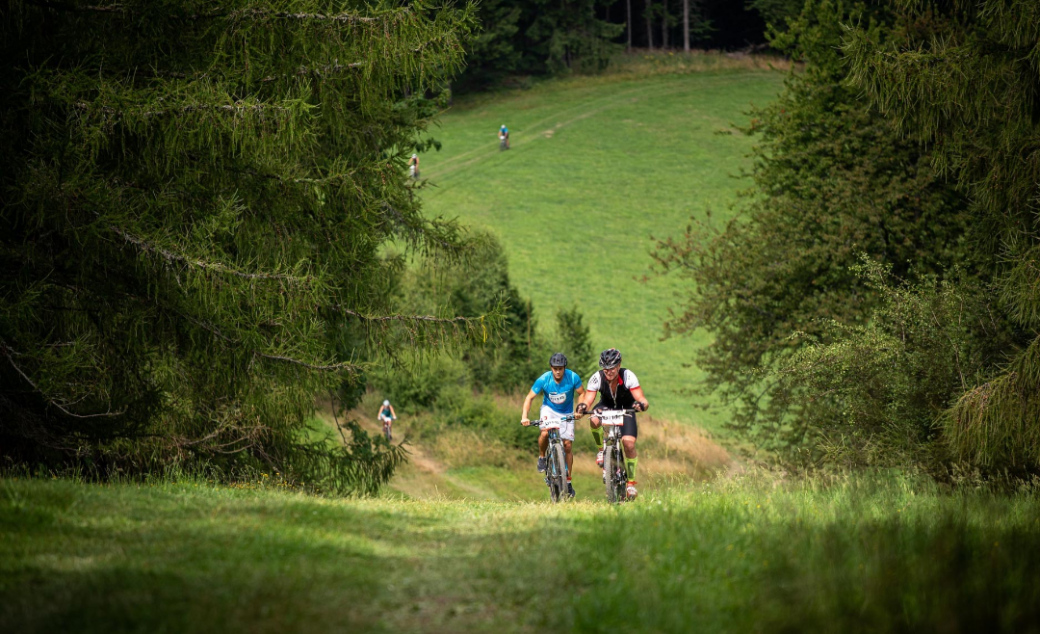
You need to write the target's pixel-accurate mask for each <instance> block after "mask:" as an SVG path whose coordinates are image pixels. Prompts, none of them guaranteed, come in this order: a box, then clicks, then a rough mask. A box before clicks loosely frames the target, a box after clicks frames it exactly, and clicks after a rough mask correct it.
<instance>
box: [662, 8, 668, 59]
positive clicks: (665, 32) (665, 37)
mask: <svg viewBox="0 0 1040 634" xmlns="http://www.w3.org/2000/svg"><path fill="white" fill-rule="evenodd" d="M661 48H662V49H666V48H668V0H661Z"/></svg>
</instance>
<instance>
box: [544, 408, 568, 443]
mask: <svg viewBox="0 0 1040 634" xmlns="http://www.w3.org/2000/svg"><path fill="white" fill-rule="evenodd" d="M564 416H567V414H561V413H559V412H557V411H556V410H554V409H553V408H551V407H549V406H548V405H542V411H541V412H539V418H543V419H548V420H559V419H561V418H563V417H564ZM541 427H545V424H544V423H543V424H542V425H541ZM560 438H563V439H564V440H574V421H573V420H563V421H560Z"/></svg>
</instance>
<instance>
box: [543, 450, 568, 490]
mask: <svg viewBox="0 0 1040 634" xmlns="http://www.w3.org/2000/svg"><path fill="white" fill-rule="evenodd" d="M546 457H547V458H548V459H549V464H547V465H546V477H547V478H548V480H549V497H550V499H552V501H553V502H559V501H560V500H562V499H563V497H564V496H565V495H567V461H566V459H565V458H564V455H563V445H561V444H560V443H554V444H553V445H552V447H550V451H549V455H548V456H546Z"/></svg>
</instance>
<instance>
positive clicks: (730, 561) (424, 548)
mask: <svg viewBox="0 0 1040 634" xmlns="http://www.w3.org/2000/svg"><path fill="white" fill-rule="evenodd" d="M1038 517H1040V503H1038V502H1037V499H1036V496H1035V494H1033V493H1023V494H1020V495H1015V496H1012V497H995V496H991V495H988V494H985V493H977V492H963V493H960V494H957V495H943V494H941V493H939V492H938V491H937V490H935V488H934V487H930V486H926V485H921V484H915V483H913V482H910V481H889V482H888V483H887V484H878V483H874V482H869V481H857V480H851V481H845V482H841V483H832V486H831V487H829V488H823V487H820V486H819V485H818V484H817V483H813V482H806V483H798V484H786V485H784V484H781V483H778V482H773V481H756V480H736V481H732V480H720V481H717V482H715V483H712V484H702V485H696V486H694V487H692V488H689V489H686V490H678V489H672V490H669V491H664V492H659V493H651V494H648V495H646V496H644V497H643V498H642V499H641V500H640V501H639V502H638V503H635V504H628V505H625V506H623V507H608V506H606V505H604V504H598V503H592V502H582V503H575V504H566V505H562V506H555V507H553V506H549V505H546V504H544V503H543V504H530V503H516V502H490V501H483V502H481V501H451V500H444V499H440V500H427V501H401V500H331V499H324V498H318V497H312V496H305V495H301V494H297V493H291V492H286V491H282V490H279V489H278V487H277V486H275V485H270V484H264V483H258V484H256V485H255V486H245V487H242V486H240V487H235V488H229V487H217V486H213V485H210V484H208V483H206V482H181V483H176V484H171V483H162V482H159V483H155V484H151V485H129V484H110V485H104V486H101V485H88V484H81V483H76V482H72V481H68V480H46V479H44V480H24V479H11V478H7V479H0V631H3V632H20V633H31V632H99V633H100V632H104V633H106V634H108V633H113V632H222V633H223V632H261V633H262V632H278V633H279V634H288V633H292V632H309V633H316V632H344V631H376V632H380V631H387V632H391V631H392V632H400V631H407V632H471V631H477V632H480V631H487V632H533V631H549V630H553V631H587V632H600V631H603V632H605V631H628V632H690V631H698V632H752V631H760V632H777V631H829V632H831V631H832V632H857V631H864V632H866V631H871V632H877V631H944V632H982V631H986V632H990V631H993V632H1002V631H1004V632H1025V631H1036V624H1037V623H1040V572H1038V571H1040V523H1038V522H1040V520H1038V519H1037V518H1038Z"/></svg>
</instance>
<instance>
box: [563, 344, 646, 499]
mask: <svg viewBox="0 0 1040 634" xmlns="http://www.w3.org/2000/svg"><path fill="white" fill-rule="evenodd" d="M599 367H600V368H602V369H601V370H600V371H599V372H597V373H595V374H593V375H592V378H590V379H589V383H588V385H587V386H586V387H587V390H586V392H585V398H584V399H583V400H582V402H581V403H578V408H577V410H575V411H577V413H578V414H579V415H582V414H585V413H586V412H587V411H588V410H589V406H590V405H592V401H594V400H595V399H596V394H597V393H599V395H600V396H599V403H596V406H595V407H593V408H592V411H593V415H592V418H590V419H589V425H590V426H591V427H592V438H593V439H594V440H595V441H596V445H597V446H598V447H599V453H598V454H596V464H597V465H599V466H600V467H602V466H603V427H602V425H601V424H600V420H599V417H597V416H596V415H595V413H596V412H598V411H602V410H605V409H633V410H636V411H638V412H645V411H646V409H647V408H648V407H650V403H648V402H647V400H646V397H645V396H644V395H643V388H642V387H641V386H640V385H639V379H637V378H636V375H635V373H633V372H632V371H631V370H629V369H627V368H623V367H621V352H619V351H618V350H617V348H610V349H609V350H604V351H603V352H601V353H600V355H599ZM624 421H625V422H624V425H622V427H621V445H622V446H623V447H624V449H625V471H627V472H628V497H629V499H635V497H636V495H638V494H639V492H638V491H637V490H636V463H637V462H638V460H637V459H636V456H637V454H636V437H637V436H638V435H639V430H638V428H637V427H636V415H635V414H625V418H624Z"/></svg>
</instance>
